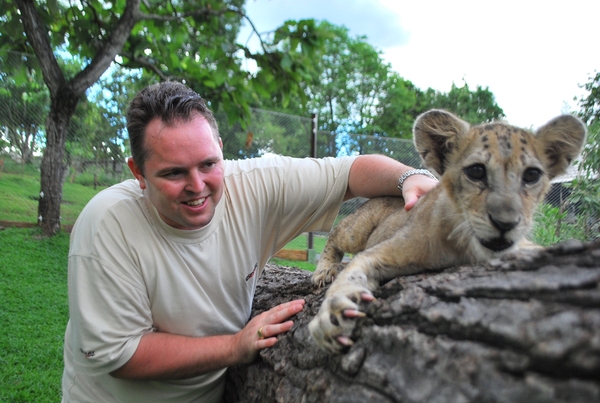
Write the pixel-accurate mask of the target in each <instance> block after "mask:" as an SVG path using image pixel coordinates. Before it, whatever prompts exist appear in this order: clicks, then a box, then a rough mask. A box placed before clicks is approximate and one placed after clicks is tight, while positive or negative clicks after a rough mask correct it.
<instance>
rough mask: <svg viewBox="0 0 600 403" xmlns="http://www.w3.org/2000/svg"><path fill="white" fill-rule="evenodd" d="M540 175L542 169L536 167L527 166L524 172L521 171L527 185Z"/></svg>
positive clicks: (535, 180)
mask: <svg viewBox="0 0 600 403" xmlns="http://www.w3.org/2000/svg"><path fill="white" fill-rule="evenodd" d="M541 177H542V171H540V170H539V169H537V168H527V169H526V170H525V172H523V182H525V183H527V184H528V185H533V184H534V183H536V182H537V181H539V180H540V178H541Z"/></svg>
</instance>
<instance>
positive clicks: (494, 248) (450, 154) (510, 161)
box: [414, 110, 586, 258]
mask: <svg viewBox="0 0 600 403" xmlns="http://www.w3.org/2000/svg"><path fill="white" fill-rule="evenodd" d="M585 135H586V128H585V126H584V125H583V123H581V121H580V120H579V119H577V118H575V117H573V116H570V115H563V116H559V117H557V118H554V119H553V120H551V121H550V122H548V123H547V124H546V125H544V126H542V127H541V128H540V129H538V130H537V132H535V133H532V132H530V131H528V130H524V129H520V128H517V127H514V126H510V125H508V124H506V123H500V122H495V123H488V124H482V125H479V126H474V127H471V126H470V125H469V124H468V123H467V122H465V121H463V120H461V119H459V118H457V117H456V116H454V115H452V114H451V113H449V112H446V111H442V110H431V111H429V112H426V113H424V114H422V115H421V116H419V117H418V118H417V120H416V122H415V125H414V141H415V146H416V148H417V151H418V152H419V154H420V155H421V158H422V160H423V163H424V165H425V166H427V168H429V169H430V170H433V171H435V172H436V173H437V174H438V175H439V176H441V186H444V189H445V191H446V193H447V195H448V196H449V198H450V201H451V203H452V210H453V211H452V214H453V216H454V217H455V219H456V220H457V222H456V227H455V230H454V232H453V233H452V234H451V237H454V238H456V239H457V240H460V241H462V242H465V243H468V244H470V245H472V247H473V248H475V249H476V251H475V252H477V254H478V255H480V256H482V257H484V258H485V257H489V256H490V255H491V254H493V253H495V252H501V251H504V250H507V249H508V248H510V247H512V246H513V245H515V244H516V243H518V242H519V241H520V240H521V239H522V238H523V237H524V236H525V235H526V234H527V233H528V232H529V230H530V228H531V224H532V220H533V214H534V211H535V208H536V206H537V205H538V204H539V203H540V202H541V201H542V200H543V198H544V196H545V194H546V192H547V190H548V188H549V186H550V179H552V178H553V177H555V176H557V175H560V174H562V173H564V172H565V170H566V168H567V167H568V165H569V164H570V163H571V161H572V160H573V159H574V158H575V157H576V156H577V155H578V154H579V152H580V151H581V148H582V146H583V143H584V141H585Z"/></svg>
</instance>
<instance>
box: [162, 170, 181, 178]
mask: <svg viewBox="0 0 600 403" xmlns="http://www.w3.org/2000/svg"><path fill="white" fill-rule="evenodd" d="M181 174H182V172H181V171H170V172H166V173H165V174H164V175H163V176H164V177H165V178H173V177H176V176H180V175H181Z"/></svg>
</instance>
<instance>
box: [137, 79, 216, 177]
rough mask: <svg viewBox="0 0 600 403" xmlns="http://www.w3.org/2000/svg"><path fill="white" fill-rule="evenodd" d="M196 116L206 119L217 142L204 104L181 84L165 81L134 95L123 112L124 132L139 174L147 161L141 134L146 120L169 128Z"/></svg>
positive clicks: (211, 116)
mask: <svg viewBox="0 0 600 403" xmlns="http://www.w3.org/2000/svg"><path fill="white" fill-rule="evenodd" d="M197 114H199V115H200V116H202V117H203V118H204V119H206V121H207V122H208V124H209V125H210V128H211V130H212V132H213V135H214V136H215V139H216V140H217V141H219V127H218V125H217V121H216V120H215V117H214V115H213V113H212V112H211V110H210V109H208V107H207V106H206V101H205V100H204V99H203V98H202V97H201V96H200V95H198V94H197V93H196V92H194V91H193V90H191V89H190V88H188V87H187V86H185V85H184V84H181V83H179V82H176V81H166V82H162V83H159V84H154V85H151V86H149V87H146V88H144V89H143V90H142V91H140V92H139V93H138V94H137V95H136V96H135V98H134V99H133V101H131V104H130V105H129V109H128V111H127V131H128V133H129V145H130V147H131V156H132V157H133V160H134V161H135V163H136V164H137V166H138V167H139V168H140V170H141V172H142V175H143V174H144V163H145V162H146V159H147V158H148V150H147V148H146V147H145V146H144V135H145V134H146V127H147V126H148V124H149V123H150V121H152V120H153V119H154V118H160V120H161V121H162V122H163V123H164V124H165V125H173V124H176V123H185V122H189V121H190V120H192V119H193V118H194V117H195V116H196V115H197Z"/></svg>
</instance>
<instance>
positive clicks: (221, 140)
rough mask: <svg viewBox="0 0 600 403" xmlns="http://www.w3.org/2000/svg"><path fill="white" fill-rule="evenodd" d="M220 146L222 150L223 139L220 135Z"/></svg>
mask: <svg viewBox="0 0 600 403" xmlns="http://www.w3.org/2000/svg"><path fill="white" fill-rule="evenodd" d="M219 147H221V151H223V139H222V138H221V137H219Z"/></svg>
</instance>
